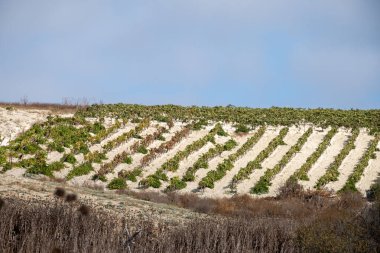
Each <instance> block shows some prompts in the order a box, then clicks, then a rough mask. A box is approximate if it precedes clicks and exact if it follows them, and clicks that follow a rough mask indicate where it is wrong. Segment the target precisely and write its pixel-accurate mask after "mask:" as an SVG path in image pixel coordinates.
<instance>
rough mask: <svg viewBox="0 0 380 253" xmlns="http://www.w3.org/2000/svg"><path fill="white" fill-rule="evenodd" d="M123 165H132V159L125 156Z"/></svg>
mask: <svg viewBox="0 0 380 253" xmlns="http://www.w3.org/2000/svg"><path fill="white" fill-rule="evenodd" d="M123 162H124V163H126V164H132V162H133V159H132V156H130V155H129V156H127V157H126V158H125V159H124V161H123Z"/></svg>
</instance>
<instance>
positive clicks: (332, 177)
mask: <svg viewBox="0 0 380 253" xmlns="http://www.w3.org/2000/svg"><path fill="white" fill-rule="evenodd" d="M358 135H359V129H358V128H355V129H353V130H352V135H351V137H350V138H349V139H348V141H347V143H346V145H345V146H344V147H343V149H342V150H341V151H340V153H339V154H338V155H337V156H336V157H335V159H334V161H333V162H332V163H331V164H330V165H329V167H328V168H327V170H326V173H325V174H324V175H323V176H322V177H321V178H319V179H318V182H317V183H316V184H315V188H317V189H321V188H322V187H323V186H325V185H326V184H328V183H329V182H332V181H337V180H338V177H339V174H340V173H339V170H338V169H339V166H340V165H341V164H342V162H343V159H344V158H345V157H346V156H347V155H348V154H349V153H350V151H351V150H353V149H354V148H355V140H356V138H357V137H358Z"/></svg>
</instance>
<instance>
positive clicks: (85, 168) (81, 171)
mask: <svg viewBox="0 0 380 253" xmlns="http://www.w3.org/2000/svg"><path fill="white" fill-rule="evenodd" d="M92 170H93V168H92V165H91V163H89V162H86V163H83V164H81V165H79V166H78V167H74V168H73V169H72V170H71V171H70V172H69V174H68V175H67V176H66V179H67V180H70V179H72V178H74V177H78V176H83V175H87V174H89V173H90V172H91V171H92Z"/></svg>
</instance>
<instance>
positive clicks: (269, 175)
mask: <svg viewBox="0 0 380 253" xmlns="http://www.w3.org/2000/svg"><path fill="white" fill-rule="evenodd" d="M312 133H313V129H312V128H311V127H310V128H309V129H308V130H307V131H306V132H305V133H304V134H303V135H302V136H301V137H300V138H299V139H298V141H297V143H296V144H294V145H293V146H292V147H291V148H290V149H289V150H288V152H286V154H285V155H284V156H283V157H282V158H281V160H280V161H279V162H278V163H277V164H276V165H275V166H274V167H273V168H272V169H267V170H266V171H265V173H264V175H263V176H262V177H260V179H259V181H258V182H257V183H256V184H255V186H254V187H252V189H251V193H254V194H263V193H268V192H269V186H270V185H271V180H272V179H273V177H274V176H275V175H277V174H278V173H279V172H280V171H281V170H282V169H283V168H284V167H285V166H286V165H287V164H288V162H289V161H290V160H291V159H292V158H293V156H294V155H295V154H296V153H297V152H299V151H300V150H301V148H302V147H303V145H304V144H305V143H306V141H307V139H308V138H309V136H310V135H311V134H312Z"/></svg>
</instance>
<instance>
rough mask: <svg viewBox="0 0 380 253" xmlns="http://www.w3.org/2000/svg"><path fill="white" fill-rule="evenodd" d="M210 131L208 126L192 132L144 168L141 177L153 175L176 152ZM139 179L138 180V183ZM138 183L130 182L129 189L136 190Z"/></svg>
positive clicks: (210, 127)
mask: <svg viewBox="0 0 380 253" xmlns="http://www.w3.org/2000/svg"><path fill="white" fill-rule="evenodd" d="M211 129H212V126H208V127H207V128H206V129H202V130H199V131H192V132H191V133H190V135H189V136H188V137H187V138H184V139H182V140H181V141H180V142H179V143H178V144H177V145H176V146H175V147H174V148H173V149H171V150H169V152H167V153H165V154H162V155H161V156H160V157H158V158H157V159H155V160H154V161H153V162H152V163H151V164H150V165H149V166H148V167H146V168H144V170H143V173H142V177H141V178H143V177H145V176H147V175H150V174H153V173H154V172H155V171H156V170H157V169H159V168H160V167H161V165H162V164H164V163H165V162H166V161H168V160H169V159H171V158H172V157H174V156H175V154H177V153H178V151H181V150H184V149H185V148H186V146H187V145H190V144H191V143H193V142H194V141H196V140H198V139H200V138H203V137H204V136H205V135H207V134H208V133H209V131H210V130H211ZM139 180H140V178H139V179H138V181H139ZM137 186H138V182H131V183H130V187H131V188H137Z"/></svg>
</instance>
